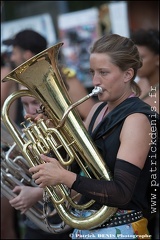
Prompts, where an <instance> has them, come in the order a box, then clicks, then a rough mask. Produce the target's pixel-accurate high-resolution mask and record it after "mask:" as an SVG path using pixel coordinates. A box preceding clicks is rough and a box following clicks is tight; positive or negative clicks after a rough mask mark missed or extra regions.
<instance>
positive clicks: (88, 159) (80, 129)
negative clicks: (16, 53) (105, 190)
mask: <svg viewBox="0 0 160 240" xmlns="http://www.w3.org/2000/svg"><path fill="white" fill-rule="evenodd" d="M61 46H62V43H59V44H56V45H54V46H52V47H50V48H48V49H46V50H45V51H43V52H41V53H40V54H37V55H36V56H34V57H32V58H31V59H30V60H28V61H27V62H25V63H24V64H22V65H20V66H19V67H18V68H16V69H15V70H13V71H12V72H11V73H10V74H9V75H7V77H6V78H5V79H4V80H3V81H7V80H13V81H16V82H18V83H20V84H22V85H24V86H25V87H26V88H28V90H20V91H18V92H15V93H13V94H11V95H10V96H9V97H8V98H7V99H6V101H5V103H4V105H3V108H2V119H3V122H4V124H5V126H6V128H7V129H8V131H9V132H10V134H11V135H12V137H13V139H14V141H15V142H16V144H17V145H18V147H19V148H20V150H21V152H22V154H23V156H24V158H25V159H26V160H27V161H28V164H29V166H30V167H32V166H36V165H38V164H41V163H42V161H41V159H40V157H39V156H40V154H41V153H43V154H49V153H50V152H51V151H53V152H54V154H55V155H56V157H57V159H58V160H59V161H60V162H61V164H62V165H63V166H64V167H67V168H69V167H70V166H71V164H72V163H73V162H74V161H76V162H77V163H78V165H79V166H80V168H81V170H82V171H83V172H84V173H85V175H86V176H87V177H89V178H91V175H92V176H94V178H97V179H105V180H107V181H110V180H111V178H112V177H111V174H110V171H109V169H108V167H107V166H106V164H105V163H104V161H103V159H102V157H101V155H100V153H99V152H98V150H97V148H96V146H95V145H94V143H93V142H92V140H91V138H90V136H89V134H88V132H87V130H86V128H85V127H84V124H83V122H82V120H81V117H80V115H79V114H78V112H77V110H76V109H75V106H77V105H78V104H81V103H82V102H83V101H86V100H87V99H88V98H89V97H91V96H93V95H96V94H97V92H98V91H97V88H96V89H95V92H96V93H94V91H93V93H92V94H88V95H87V96H86V97H84V98H83V99H81V100H80V101H78V102H77V103H72V101H71V99H70V97H69V95H68V92H67V89H66V87H65V84H64V82H63V80H62V78H61V74H60V71H59V69H58V65H57V59H58V53H59V49H60V47H61ZM24 95H28V96H31V97H35V98H37V99H38V101H39V102H41V103H42V105H43V106H44V108H45V112H46V113H47V115H48V117H49V119H50V121H51V122H52V126H54V127H48V126H47V124H46V123H45V121H44V120H43V119H41V120H40V121H38V122H37V123H36V124H35V123H33V124H32V123H31V126H30V127H29V128H27V127H24V132H25V135H26V136H27V138H28V141H26V139H25V140H24V139H22V138H21V136H20V134H19V132H18V131H17V130H16V128H15V127H14V126H13V124H12V123H11V119H10V118H9V114H8V112H9V108H10V105H11V104H12V103H13V101H14V100H16V99H17V98H18V97H21V96H24ZM60 149H63V151H65V153H66V155H67V158H64V157H63V156H62V155H61V151H60ZM88 169H89V171H88ZM90 171H91V172H92V174H91V172H90ZM56 189H58V192H60V194H59V193H57V191H56ZM45 192H46V193H47V194H48V196H49V197H50V200H51V202H52V203H53V205H54V207H55V209H56V210H57V212H58V214H59V216H60V217H61V219H62V220H63V221H64V222H65V223H66V224H67V225H69V226H71V227H72V228H78V229H92V228H95V227H97V226H99V225H100V224H102V223H104V222H106V221H107V220H108V219H109V218H110V217H111V216H112V215H113V214H114V213H115V212H116V210H117V208H113V207H108V206H105V205H104V206H102V207H101V208H100V209H99V210H97V211H96V212H94V213H93V214H92V215H91V216H88V217H85V218H83V217H78V216H76V215H75V214H74V213H73V212H72V211H71V209H79V210H85V209H88V208H90V209H91V206H92V205H93V204H94V202H95V201H93V200H91V201H89V202H88V203H86V204H83V205H80V204H78V203H77V202H76V201H74V199H73V198H72V197H70V189H68V188H67V187H66V186H64V185H62V184H60V185H57V186H48V187H46V188H45ZM66 201H67V202H69V205H70V208H69V209H68V208H66Z"/></svg>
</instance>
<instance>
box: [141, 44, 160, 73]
mask: <svg viewBox="0 0 160 240" xmlns="http://www.w3.org/2000/svg"><path fill="white" fill-rule="evenodd" d="M137 48H138V51H139V53H140V56H141V58H142V60H143V66H142V67H141V68H140V69H139V70H138V72H137V75H138V76H139V77H146V78H150V76H152V75H153V74H154V72H155V71H156V69H157V67H158V64H157V63H158V59H159V56H158V55H156V54H155V53H154V52H152V51H151V50H150V49H148V48H147V47H145V46H137Z"/></svg>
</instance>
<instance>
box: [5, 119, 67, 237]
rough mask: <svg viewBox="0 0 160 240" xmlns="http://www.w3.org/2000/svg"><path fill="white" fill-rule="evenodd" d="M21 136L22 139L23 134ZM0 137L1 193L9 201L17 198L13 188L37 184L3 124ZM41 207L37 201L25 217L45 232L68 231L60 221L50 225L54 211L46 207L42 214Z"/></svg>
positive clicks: (42, 205) (41, 202)
mask: <svg viewBox="0 0 160 240" xmlns="http://www.w3.org/2000/svg"><path fill="white" fill-rule="evenodd" d="M21 136H22V137H24V134H22V135H21ZM1 137H2V138H1V148H2V149H1V193H2V195H3V196H4V197H6V198H7V199H8V200H11V199H12V198H14V197H16V196H17V194H16V193H14V192H13V189H14V187H15V186H29V187H37V184H36V183H35V182H34V181H33V179H32V176H31V173H30V172H29V166H28V162H27V161H26V159H24V157H23V156H22V154H21V152H20V151H19V149H18V147H17V145H16V143H14V141H13V139H12V138H11V136H10V135H9V133H8V131H7V129H6V128H5V126H4V124H3V122H2V123H1ZM43 207H44V204H43V201H38V202H37V203H36V204H34V205H33V206H32V207H31V208H29V209H28V210H27V211H26V213H25V215H26V216H27V217H28V218H29V219H31V220H32V222H34V223H35V224H36V225H37V226H38V227H39V228H40V229H42V230H43V231H45V232H48V233H50V232H52V233H63V232H66V231H68V230H70V227H69V226H68V225H66V224H65V223H64V222H62V221H59V223H54V224H53V223H52V224H51V222H50V219H51V218H53V217H54V216H55V215H56V211H55V210H54V209H53V208H51V207H49V206H47V209H46V210H45V213H44V211H43ZM45 219H47V222H48V224H46V220H45ZM49 222H50V223H49Z"/></svg>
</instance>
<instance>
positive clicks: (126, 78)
mask: <svg viewBox="0 0 160 240" xmlns="http://www.w3.org/2000/svg"><path fill="white" fill-rule="evenodd" d="M124 74H125V75H124V82H128V81H130V80H131V79H132V78H133V76H134V70H133V68H128V69H127V70H126V71H125V73H124Z"/></svg>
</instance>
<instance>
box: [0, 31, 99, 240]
mask: <svg viewBox="0 0 160 240" xmlns="http://www.w3.org/2000/svg"><path fill="white" fill-rule="evenodd" d="M3 43H4V44H6V45H8V46H9V45H12V46H13V52H12V54H11V61H12V63H13V64H14V66H15V67H18V66H19V65H20V64H22V63H23V62H25V61H27V60H28V59H30V58H31V57H33V56H34V55H35V54H38V53H39V52H41V51H43V50H45V49H46V48H47V42H46V40H45V39H44V38H43V37H42V36H40V35H39V34H38V33H36V32H35V31H32V30H24V31H21V32H19V33H18V34H17V35H16V36H15V38H14V39H8V40H5V41H3ZM37 43H38V44H37ZM36 44H37V45H36ZM67 71H68V74H69V75H68V74H67V73H66V67H65V68H63V74H64V75H67V76H68V77H67V79H69V81H68V82H67V85H68V86H69V88H68V90H69V91H70V92H69V95H70V97H71V99H73V100H74V101H77V100H79V98H82V97H84V96H85V95H87V91H86V89H85V88H84V87H83V85H82V84H81V83H80V82H79V81H78V79H77V78H76V74H75V73H74V74H72V70H71V69H67ZM20 88H21V86H20ZM75 92H77V95H76V94H75ZM28 99H29V97H28ZM28 99H26V100H25V101H24V98H22V103H23V107H24V108H25V109H26V112H28V113H30V114H33V110H35V108H33V109H32V110H31V109H30V108H28V107H27V106H29V105H30V106H32V105H34V106H36V104H33V103H35V102H36V101H35V100H33V99H32V104H29V102H28V103H27V101H28ZM30 101H31V100H30ZM94 103H95V102H94V101H93V100H89V101H86V103H85V104H83V107H81V106H80V107H79V106H78V107H77V109H78V111H79V113H80V115H81V117H82V118H83V119H85V118H86V116H87V113H88V111H89V109H91V107H92V106H93V104H94ZM13 191H14V192H15V193H17V194H18V195H17V197H16V198H14V199H12V200H11V201H10V204H11V205H12V206H13V207H14V208H15V209H17V210H21V212H22V213H25V212H26V209H28V208H29V207H31V206H32V205H33V203H34V202H36V201H38V199H39V198H40V199H41V198H42V192H43V191H41V189H40V192H39V188H35V187H34V188H33V187H28V186H22V187H20V186H17V187H16V188H15V189H14V190H13ZM30 195H32V198H28V196H30ZM19 205H21V206H19ZM24 205H25V207H24ZM22 206H23V209H22ZM25 223H26V231H25V236H24V239H32V238H33V239H43V238H44V239H46V238H48V239H55V238H56V239H57V237H58V238H59V239H68V237H69V233H66V234H65V233H63V234H58V235H57V234H50V233H49V234H47V233H45V232H44V231H41V230H40V229H39V228H37V226H36V225H35V224H34V223H33V222H32V221H30V220H29V219H28V218H27V220H26V221H25Z"/></svg>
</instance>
